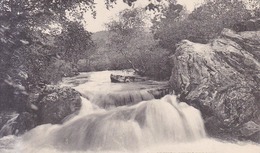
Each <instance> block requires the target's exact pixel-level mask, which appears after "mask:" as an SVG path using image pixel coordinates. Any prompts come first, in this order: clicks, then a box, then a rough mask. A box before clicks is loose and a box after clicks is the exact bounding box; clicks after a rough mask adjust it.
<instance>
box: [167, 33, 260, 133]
mask: <svg viewBox="0 0 260 153" xmlns="http://www.w3.org/2000/svg"><path fill="white" fill-rule="evenodd" d="M172 61H173V65H174V67H173V70H172V76H171V79H170V85H171V88H172V89H173V90H175V92H177V94H180V97H181V100H183V101H186V102H188V103H190V104H191V105H194V106H195V107H197V108H199V109H200V110H201V112H202V114H203V117H204V119H205V124H206V128H207V130H208V133H209V134H210V135H213V136H218V135H227V134H230V136H231V137H234V138H239V137H240V136H241V135H242V134H241V130H240V129H241V128H243V127H244V124H246V123H248V122H249V121H252V122H254V123H255V124H256V125H260V101H259V100H260V63H259V62H260V31H246V32H239V33H236V32H234V31H231V30H229V29H224V30H223V32H222V34H221V36H220V37H219V38H217V39H214V40H212V41H211V42H210V43H208V44H197V43H192V42H190V41H188V40H183V41H182V42H181V43H180V44H179V46H178V47H177V50H176V53H175V54H174V55H173V56H172ZM248 133H250V135H254V134H257V131H256V130H255V131H253V132H248ZM258 133H259V132H258ZM258 136H259V135H258Z"/></svg>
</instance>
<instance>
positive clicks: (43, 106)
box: [38, 86, 81, 124]
mask: <svg viewBox="0 0 260 153" xmlns="http://www.w3.org/2000/svg"><path fill="white" fill-rule="evenodd" d="M40 97H42V98H41V100H40V101H39V103H38V107H39V112H38V115H39V119H40V123H41V124H45V123H52V124H58V123H61V121H62V120H63V119H64V118H65V117H66V116H68V115H71V114H73V113H75V112H76V111H78V110H79V109H80V107H81V98H80V94H79V93H78V92H77V91H76V90H74V89H72V88H69V87H63V88H57V87H55V86H48V87H47V88H46V89H45V90H44V92H43V94H42V95H41V96H40Z"/></svg>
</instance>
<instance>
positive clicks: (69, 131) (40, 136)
mask: <svg viewBox="0 0 260 153" xmlns="http://www.w3.org/2000/svg"><path fill="white" fill-rule="evenodd" d="M84 101H85V102H84V103H85V104H83V107H82V109H81V112H80V115H79V116H77V117H75V118H73V119H71V120H69V121H67V122H66V123H64V124H63V125H42V126H39V127H37V128H35V129H33V130H31V131H30V132H28V133H27V134H25V135H24V136H23V140H24V142H27V143H28V144H33V145H36V146H37V145H38V146H39V147H43V146H46V147H47V146H56V147H57V148H59V149H61V150H82V151H83V150H92V151H100V150H101V151H102V150H103V151H114V150H116V151H120V150H121V151H122V150H133V151H135V150H139V149H141V148H145V147H149V146H152V145H155V144H160V143H162V144H163V143H177V142H189V141H194V140H198V139H201V138H204V137H205V136H206V134H205V130H204V125H203V120H202V118H201V115H200V112H199V111H198V110H197V109H195V108H193V107H191V106H188V105H186V104H184V103H178V102H177V101H176V96H174V95H171V96H170V95H168V96H165V97H164V98H162V99H159V100H156V99H153V100H149V101H142V102H140V103H138V104H135V105H132V106H121V107H117V108H114V109H109V110H105V109H100V108H98V107H96V109H95V107H93V106H91V105H90V102H89V101H88V100H86V99H85V100H84ZM85 109H89V110H93V111H92V112H90V111H85ZM84 111H85V112H88V113H85V112H84ZM36 135H37V137H35V136H36Z"/></svg>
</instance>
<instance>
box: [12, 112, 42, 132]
mask: <svg viewBox="0 0 260 153" xmlns="http://www.w3.org/2000/svg"><path fill="white" fill-rule="evenodd" d="M37 125H38V123H37V116H36V115H33V114H31V113H28V112H23V113H21V114H20V115H19V116H18V117H17V119H16V120H15V123H14V125H13V127H12V128H13V134H15V135H21V134H24V133H25V132H27V131H29V130H31V129H32V128H34V127H36V126H37Z"/></svg>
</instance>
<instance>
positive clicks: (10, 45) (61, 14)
mask: <svg viewBox="0 0 260 153" xmlns="http://www.w3.org/2000/svg"><path fill="white" fill-rule="evenodd" d="M92 5H93V1H92V0H79V1H74V0H66V1H64V0H40V1H39V0H31V1H27V0H24V1H9V0H3V1H1V2H0V8H1V10H0V31H1V32H0V36H1V40H0V45H1V48H0V50H1V52H0V62H1V66H0V71H1V75H0V78H2V79H4V78H6V74H7V75H9V76H10V77H12V78H15V77H16V76H17V72H19V71H24V72H26V73H27V74H28V81H29V83H33V84H35V83H37V82H41V81H47V82H49V83H50V82H53V80H52V79H53V78H52V77H50V78H48V77H47V76H48V75H44V74H46V73H49V72H51V73H53V75H55V73H57V76H59V75H58V73H59V70H58V69H59V67H53V70H52V71H49V72H48V71H47V70H48V67H49V66H51V65H53V64H54V63H55V62H56V61H58V60H66V61H68V62H71V61H74V62H75V61H76V60H78V59H79V57H76V56H75V52H76V51H77V54H78V55H79V56H88V53H89V52H90V49H89V48H91V47H90V46H91V44H92V42H91V38H90V33H88V32H86V31H85V30H84V29H83V27H82V25H80V23H77V22H70V21H69V20H68V19H67V18H66V11H68V10H73V9H76V8H77V7H79V6H85V7H83V8H82V9H80V12H82V13H83V12H84V11H86V9H91V8H92ZM78 17H80V16H78ZM73 40H75V41H77V43H75V42H73V45H71V46H69V44H71V42H72V41H73ZM79 40H81V41H79ZM65 45H67V46H66V49H67V50H69V51H67V50H66V51H64V50H63V48H64V46H65ZM75 50H76V51H75ZM61 52H62V53H61ZM69 57H71V59H72V60H69V59H70V58H69ZM54 59H55V60H54ZM53 62H54V63H53ZM57 78H59V77H56V79H57Z"/></svg>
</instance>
